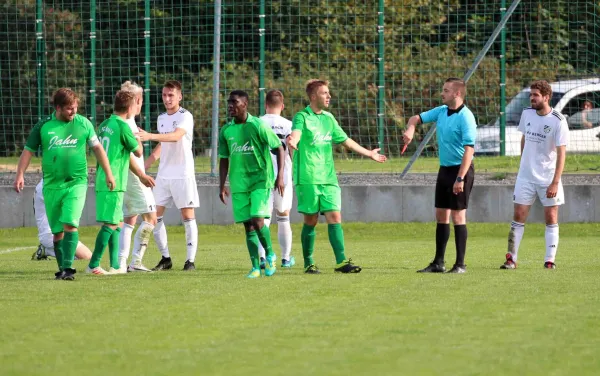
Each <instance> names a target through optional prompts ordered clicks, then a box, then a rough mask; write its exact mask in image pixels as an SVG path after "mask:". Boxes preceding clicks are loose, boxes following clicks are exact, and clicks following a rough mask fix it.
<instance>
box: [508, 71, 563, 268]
mask: <svg viewBox="0 0 600 376" xmlns="http://www.w3.org/2000/svg"><path fill="white" fill-rule="evenodd" d="M530 89H531V92H530V94H529V100H530V101H531V107H530V108H527V109H525V110H523V113H522V114H521V121H520V122H519V131H520V132H521V133H523V136H522V137H521V164H520V166H519V174H518V175H517V181H516V183H515V191H514V195H513V201H514V203H515V209H514V210H515V211H514V216H513V221H512V223H511V224H510V232H509V233H508V253H507V254H506V262H505V263H504V265H502V266H501V267H500V268H501V269H516V268H517V256H518V254H519V245H520V244H521V239H523V232H524V231H525V221H526V220H527V216H528V215H529V209H530V208H531V205H533V203H534V202H535V199H536V197H539V199H540V201H541V202H542V205H543V206H544V217H545V219H546V257H545V259H544V268H547V269H555V268H556V265H555V264H554V261H555V258H556V251H557V250H558V207H559V206H560V205H562V204H564V203H565V194H564V191H563V186H562V182H561V180H560V178H561V176H562V172H563V169H564V167H565V158H566V149H567V144H568V142H569V126H568V125H567V121H566V120H565V117H564V116H563V115H562V114H561V113H560V112H558V111H556V110H554V109H553V108H552V107H550V98H552V88H551V87H550V85H549V84H548V82H546V81H535V82H533V83H532V84H531V86H530Z"/></svg>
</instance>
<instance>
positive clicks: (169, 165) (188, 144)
mask: <svg viewBox="0 0 600 376" xmlns="http://www.w3.org/2000/svg"><path fill="white" fill-rule="evenodd" d="M157 127H158V132H159V133H161V134H165V133H171V132H174V131H175V129H177V128H183V129H184V130H185V135H184V136H183V137H182V138H181V139H179V141H177V142H161V143H160V147H161V150H160V163H159V165H158V176H159V177H161V178H162V179H182V178H188V177H193V176H195V175H194V155H193V153H192V141H193V139H194V117H193V116H192V114H191V113H190V112H189V111H188V110H186V109H185V108H183V107H180V108H179V110H178V111H177V112H175V113H174V114H172V115H169V114H168V113H166V112H163V113H162V114H160V115H159V116H158V121H157Z"/></svg>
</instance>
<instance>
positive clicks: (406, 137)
mask: <svg viewBox="0 0 600 376" xmlns="http://www.w3.org/2000/svg"><path fill="white" fill-rule="evenodd" d="M420 123H421V117H420V116H419V115H414V116H412V117H411V118H410V119H408V124H406V130H405V131H404V134H403V135H402V140H403V141H404V145H408V144H410V142H411V141H412V139H413V137H414V135H415V127H416V126H417V125H418V124H420Z"/></svg>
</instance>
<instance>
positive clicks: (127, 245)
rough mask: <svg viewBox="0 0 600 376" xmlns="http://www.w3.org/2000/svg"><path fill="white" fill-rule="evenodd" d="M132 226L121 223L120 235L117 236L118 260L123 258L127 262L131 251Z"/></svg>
mask: <svg viewBox="0 0 600 376" xmlns="http://www.w3.org/2000/svg"><path fill="white" fill-rule="evenodd" d="M133 227H134V226H132V225H128V224H127V223H123V228H122V229H121V234H120V235H119V259H122V258H124V259H125V260H127V258H128V257H129V250H130V249H131V234H132V233H133Z"/></svg>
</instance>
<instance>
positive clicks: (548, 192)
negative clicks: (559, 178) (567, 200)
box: [546, 183, 558, 198]
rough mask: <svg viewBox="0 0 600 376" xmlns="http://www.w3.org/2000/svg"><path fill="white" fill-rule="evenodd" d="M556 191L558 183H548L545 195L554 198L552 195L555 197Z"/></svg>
mask: <svg viewBox="0 0 600 376" xmlns="http://www.w3.org/2000/svg"><path fill="white" fill-rule="evenodd" d="M557 193H558V183H550V185H549V186H548V189H546V197H547V198H554V197H556V194H557Z"/></svg>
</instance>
